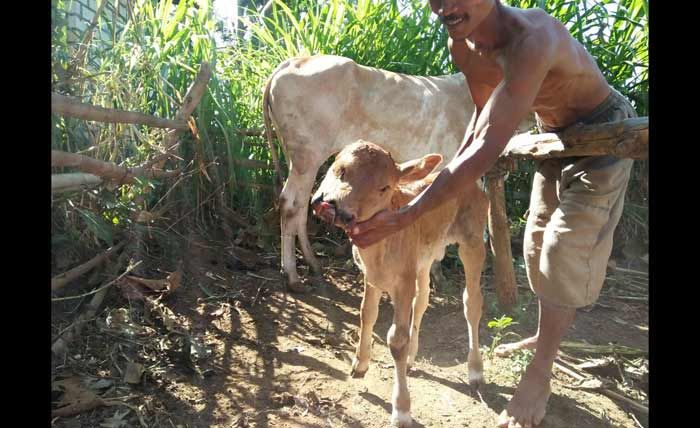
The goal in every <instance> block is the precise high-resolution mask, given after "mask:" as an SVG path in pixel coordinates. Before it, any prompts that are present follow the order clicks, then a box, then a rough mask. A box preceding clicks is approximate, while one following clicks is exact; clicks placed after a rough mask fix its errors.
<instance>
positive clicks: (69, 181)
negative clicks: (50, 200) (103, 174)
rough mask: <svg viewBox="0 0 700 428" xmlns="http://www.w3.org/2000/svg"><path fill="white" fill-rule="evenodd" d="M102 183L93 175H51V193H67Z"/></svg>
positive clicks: (100, 179)
mask: <svg viewBox="0 0 700 428" xmlns="http://www.w3.org/2000/svg"><path fill="white" fill-rule="evenodd" d="M100 183H102V178H100V177H98V176H96V175H94V174H85V173H81V172H78V173H70V174H53V175H51V192H52V193H56V192H67V191H69V190H76V189H79V188H83V187H90V186H95V185H98V184H100Z"/></svg>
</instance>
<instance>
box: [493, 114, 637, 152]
mask: <svg viewBox="0 0 700 428" xmlns="http://www.w3.org/2000/svg"><path fill="white" fill-rule="evenodd" d="M599 155H615V156H617V157H619V158H632V159H646V158H647V157H648V155H649V118H648V117H635V118H630V119H625V120H622V121H619V122H610V123H602V124H594V125H574V126H572V127H570V128H568V129H567V130H566V131H564V132H561V133H545V134H520V135H517V136H515V137H513V138H512V139H511V140H510V142H509V143H508V145H507V146H506V148H505V150H504V151H503V154H502V155H501V156H506V157H514V158H524V159H548V158H560V157H570V156H599Z"/></svg>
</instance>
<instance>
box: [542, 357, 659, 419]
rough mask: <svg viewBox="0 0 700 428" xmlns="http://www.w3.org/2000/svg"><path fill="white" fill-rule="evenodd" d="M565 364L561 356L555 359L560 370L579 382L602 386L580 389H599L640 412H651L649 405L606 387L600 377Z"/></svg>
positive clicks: (555, 365)
mask: <svg viewBox="0 0 700 428" xmlns="http://www.w3.org/2000/svg"><path fill="white" fill-rule="evenodd" d="M564 364H565V363H564V362H563V361H561V360H560V359H559V358H557V359H556V360H555V361H554V367H556V368H557V369H558V370H560V371H562V372H564V373H566V374H567V375H569V376H571V377H572V378H574V379H576V380H577V381H579V383H583V382H586V381H591V383H592V384H596V385H600V386H597V387H592V388H588V387H586V388H580V389H585V390H588V391H597V392H600V393H601V394H603V395H606V396H608V397H610V398H613V399H618V400H620V401H623V402H624V403H626V404H629V405H630V406H632V407H634V408H635V409H637V410H639V411H640V412H642V413H644V414H646V415H648V414H649V408H648V407H647V406H645V405H643V404H639V403H638V402H636V401H634V400H632V399H631V398H628V397H625V396H624V395H622V394H618V393H617V392H615V391H611V390H610V389H608V388H605V387H604V386H603V382H602V381H600V379H598V378H597V377H595V376H586V375H584V374H582V373H579V372H578V371H576V370H574V369H572V368H569V367H567V366H566V365H564Z"/></svg>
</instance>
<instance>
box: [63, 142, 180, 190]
mask: <svg viewBox="0 0 700 428" xmlns="http://www.w3.org/2000/svg"><path fill="white" fill-rule="evenodd" d="M51 166H53V167H75V168H78V169H79V170H81V171H83V172H87V173H89V174H94V175H96V176H99V177H102V178H103V179H107V180H113V181H116V182H117V184H123V183H133V182H135V178H136V176H142V177H146V178H162V177H171V176H173V175H177V174H180V170H174V171H162V170H156V169H145V168H134V169H131V168H126V167H123V166H119V165H117V164H115V163H112V162H105V161H101V160H98V159H94V158H91V157H89V156H84V155H79V154H76V153H68V152H62V151H60V150H51ZM64 175H67V174H64Z"/></svg>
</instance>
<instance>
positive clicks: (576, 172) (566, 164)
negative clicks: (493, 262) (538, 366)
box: [524, 88, 637, 308]
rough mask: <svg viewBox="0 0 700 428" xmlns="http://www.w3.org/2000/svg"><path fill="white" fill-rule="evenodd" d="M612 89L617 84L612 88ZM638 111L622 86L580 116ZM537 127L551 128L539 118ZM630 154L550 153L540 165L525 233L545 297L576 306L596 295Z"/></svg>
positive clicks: (533, 279)
mask: <svg viewBox="0 0 700 428" xmlns="http://www.w3.org/2000/svg"><path fill="white" fill-rule="evenodd" d="M611 89H612V88H611ZM630 117H637V114H636V112H635V111H634V108H633V107H632V105H631V104H630V103H629V101H628V100H627V99H625V98H624V97H623V96H622V95H621V94H620V93H619V92H617V91H616V90H615V89H612V93H611V94H610V95H609V96H608V97H607V98H606V99H605V101H603V102H602V103H601V104H600V105H599V106H598V107H596V108H595V109H594V111H593V112H591V113H590V114H589V115H588V116H587V117H585V118H582V119H580V120H579V121H578V123H583V124H593V123H605V122H614V121H619V120H623V119H627V118H630ZM538 128H539V129H540V132H558V131H559V130H553V129H548V128H546V127H545V126H543V124H541V123H540V121H539V120H538ZM632 163H633V160H632V159H619V158H616V157H614V156H610V155H605V156H588V157H573V158H561V159H547V160H545V161H542V162H541V163H540V164H539V165H538V169H537V172H536V173H535V177H534V181H533V185H532V195H531V197H530V214H529V216H528V219H527V226H526V228H525V239H524V254H525V265H526V268H527V275H528V279H529V280H530V287H532V290H533V291H534V292H535V293H536V294H537V295H538V297H539V298H541V299H542V300H544V301H546V302H549V303H553V304H557V305H560V306H567V307H574V308H579V307H582V306H587V305H590V304H592V303H593V302H595V301H596V300H597V299H598V296H599V294H600V290H601V288H602V286H603V281H604V280H605V272H606V268H607V263H608V259H609V258H610V254H611V252H612V243H613V232H614V231H615V227H616V226H617V224H618V222H619V220H620V216H621V215H622V206H623V203H624V200H625V190H626V188H627V183H628V181H629V177H630V171H631V169H632Z"/></svg>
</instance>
